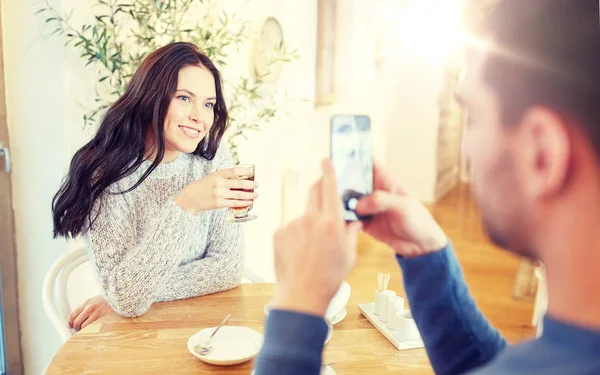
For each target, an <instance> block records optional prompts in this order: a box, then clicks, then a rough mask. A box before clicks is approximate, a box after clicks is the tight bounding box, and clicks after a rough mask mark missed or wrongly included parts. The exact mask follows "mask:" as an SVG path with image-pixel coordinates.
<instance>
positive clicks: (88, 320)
mask: <svg viewBox="0 0 600 375" xmlns="http://www.w3.org/2000/svg"><path fill="white" fill-rule="evenodd" d="M111 311H112V309H111V308H110V305H109V304H108V302H106V300H105V299H104V297H103V296H100V295H99V296H96V297H92V298H90V299H88V300H87V301H85V302H84V303H83V304H82V305H81V306H79V307H78V308H76V309H75V310H73V312H71V315H70V316H69V327H71V328H73V329H75V330H76V331H79V330H81V329H83V328H85V327H87V326H89V325H90V324H92V323H93V322H95V321H96V320H98V319H100V318H102V317H103V316H104V315H106V314H108V313H109V312H111Z"/></svg>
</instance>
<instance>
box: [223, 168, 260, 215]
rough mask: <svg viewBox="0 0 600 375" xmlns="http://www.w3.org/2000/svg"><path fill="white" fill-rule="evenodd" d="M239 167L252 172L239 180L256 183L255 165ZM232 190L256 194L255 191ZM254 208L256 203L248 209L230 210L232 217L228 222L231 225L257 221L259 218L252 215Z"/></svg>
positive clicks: (237, 208) (239, 177)
mask: <svg viewBox="0 0 600 375" xmlns="http://www.w3.org/2000/svg"><path fill="white" fill-rule="evenodd" d="M237 167H240V168H244V169H248V170H250V171H251V172H250V174H246V175H240V176H237V178H238V179H239V180H248V181H254V164H240V165H238V166H237ZM231 190H233V191H245V192H247V193H254V189H231ZM253 206H254V203H252V204H250V205H249V206H246V207H235V208H228V210H229V212H230V213H231V216H229V217H228V218H227V219H226V220H227V221H228V222H230V223H244V222H246V221H251V220H254V219H256V218H257V217H258V216H256V215H255V214H251V213H250V210H252V207H253Z"/></svg>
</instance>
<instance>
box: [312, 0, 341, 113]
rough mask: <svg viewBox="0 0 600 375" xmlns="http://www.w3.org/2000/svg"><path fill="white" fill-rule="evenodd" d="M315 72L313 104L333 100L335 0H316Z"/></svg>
mask: <svg viewBox="0 0 600 375" xmlns="http://www.w3.org/2000/svg"><path fill="white" fill-rule="evenodd" d="M317 1H318V9H317V72H316V88H315V106H317V107H318V106H323V105H328V104H332V103H333V102H334V100H335V41H336V28H337V12H336V8H337V4H336V3H337V0H317Z"/></svg>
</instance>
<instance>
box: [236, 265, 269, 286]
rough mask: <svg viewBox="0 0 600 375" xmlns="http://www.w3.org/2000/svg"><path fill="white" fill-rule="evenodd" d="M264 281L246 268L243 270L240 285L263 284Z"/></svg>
mask: <svg viewBox="0 0 600 375" xmlns="http://www.w3.org/2000/svg"><path fill="white" fill-rule="evenodd" d="M264 282H266V280H265V279H264V278H262V277H260V276H258V275H257V274H256V273H255V272H252V271H251V270H250V269H248V268H247V267H246V268H244V278H243V280H242V284H252V283H264Z"/></svg>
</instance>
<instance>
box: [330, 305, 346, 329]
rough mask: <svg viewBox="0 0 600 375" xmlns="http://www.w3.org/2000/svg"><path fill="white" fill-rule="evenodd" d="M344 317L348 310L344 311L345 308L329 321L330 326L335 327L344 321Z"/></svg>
mask: <svg viewBox="0 0 600 375" xmlns="http://www.w3.org/2000/svg"><path fill="white" fill-rule="evenodd" d="M346 315H348V310H346V308H344V309H343V310H342V311H341V312H339V313H338V314H337V315H336V316H334V317H333V318H332V319H331V324H333V325H336V324H338V323H339V322H341V321H342V320H344V318H345V317H346Z"/></svg>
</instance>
